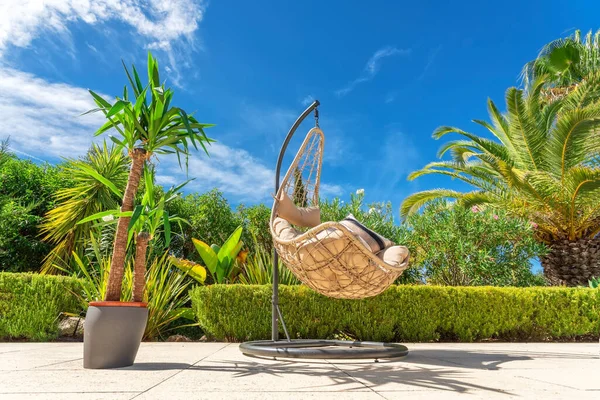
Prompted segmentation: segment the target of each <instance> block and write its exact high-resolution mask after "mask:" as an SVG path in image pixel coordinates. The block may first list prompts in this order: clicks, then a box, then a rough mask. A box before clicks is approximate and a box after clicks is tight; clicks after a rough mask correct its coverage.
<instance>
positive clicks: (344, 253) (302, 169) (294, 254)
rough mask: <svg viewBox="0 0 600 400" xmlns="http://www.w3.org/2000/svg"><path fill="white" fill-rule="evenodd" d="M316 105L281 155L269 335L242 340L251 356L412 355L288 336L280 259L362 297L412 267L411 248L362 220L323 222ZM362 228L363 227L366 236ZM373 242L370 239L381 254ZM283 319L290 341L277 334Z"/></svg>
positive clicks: (314, 283)
mask: <svg viewBox="0 0 600 400" xmlns="http://www.w3.org/2000/svg"><path fill="white" fill-rule="evenodd" d="M319 104H320V103H319V101H318V100H316V101H315V102H314V103H313V104H311V105H310V106H309V107H308V108H307V109H306V110H305V111H304V112H303V113H302V115H300V117H299V118H298V119H297V120H296V122H295V123H294V125H293V126H292V128H291V129H290V131H289V133H288V135H287V137H286V139H285V141H284V143H283V146H282V148H281V151H280V153H279V158H278V160H277V167H276V171H275V196H274V202H273V207H272V210H271V219H270V224H269V225H270V231H271V236H272V237H273V244H274V249H275V250H274V258H273V300H272V313H273V315H272V332H271V336H272V337H271V340H262V341H253V342H246V343H242V344H241V345H240V349H241V351H242V352H243V353H244V354H246V355H251V356H265V357H284V358H288V357H289V358H309V359H310V358H312V359H318V358H320V359H365V358H366V359H375V360H377V359H380V358H397V357H403V356H405V355H407V354H408V350H407V348H406V347H405V346H403V345H401V344H397V343H379V342H357V341H340V340H291V339H290V337H289V334H288V332H287V328H286V325H285V322H284V320H283V316H282V313H281V310H280V308H279V293H278V284H279V276H278V272H279V271H278V268H277V265H278V262H279V261H278V260H279V258H281V259H282V261H283V263H284V264H285V265H286V267H287V268H289V270H290V271H291V272H292V273H293V274H294V275H295V276H296V277H297V278H298V279H299V280H300V281H301V282H302V283H303V284H305V285H306V286H308V287H310V288H311V289H313V290H314V291H316V292H318V293H320V294H322V295H324V296H327V297H332V298H341V299H362V298H367V297H373V296H376V295H378V294H379V293H381V292H383V291H384V290H385V289H387V288H388V287H389V286H390V285H391V284H392V283H394V281H395V280H396V279H397V278H398V277H399V276H400V275H401V274H402V272H403V271H404V270H405V269H406V268H408V250H407V249H406V248H405V247H404V246H395V245H394V244H393V243H391V242H389V241H387V240H386V239H385V238H383V237H381V236H380V235H378V234H377V233H375V232H372V231H370V230H368V229H367V228H365V227H364V226H362V225H361V224H360V223H359V222H358V221H356V220H353V219H345V220H343V221H340V222H324V223H321V222H320V210H319V208H318V207H319V184H320V178H321V166H322V161H323V148H324V143H325V135H324V134H323V131H322V130H321V128H320V127H319V114H318V109H317V107H318V106H319ZM313 110H314V113H315V127H314V128H312V129H311V130H310V131H309V132H308V134H307V135H306V137H305V139H304V141H303V142H302V145H301V146H300V150H299V151H298V153H297V154H296V156H295V157H294V159H293V161H292V164H291V165H290V167H289V168H288V170H287V173H286V174H285V176H284V178H283V180H282V182H281V184H280V172H281V164H282V162H283V158H284V155H285V151H286V149H287V146H288V144H289V142H290V140H291V138H292V136H293V135H294V133H295V131H296V129H297V128H298V126H299V125H300V124H301V123H302V121H303V120H304V119H305V118H306V117H307V116H308V115H309V114H310V113H311V112H313ZM357 230H361V232H362V233H365V235H363V236H364V238H363V237H361V235H357ZM368 241H372V242H373V244H374V245H375V247H376V249H377V252H374V251H373V247H372V246H370V245H369V243H368ZM280 321H281V324H282V327H283V330H284V332H285V335H286V340H279V322H280Z"/></svg>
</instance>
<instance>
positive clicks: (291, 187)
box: [271, 127, 325, 221]
mask: <svg viewBox="0 0 600 400" xmlns="http://www.w3.org/2000/svg"><path fill="white" fill-rule="evenodd" d="M324 145H325V135H324V134H323V131H322V130H321V129H320V128H318V127H315V128H312V129H311V130H310V131H309V132H308V133H307V134H306V137H305V138H304V141H303V142H302V145H301V146H300V150H298V153H297V154H296V156H295V157H294V160H293V161H292V164H291V165H290V167H289V168H288V170H287V172H286V174H285V177H284V178H283V180H282V182H281V186H280V187H279V191H278V192H277V193H276V195H275V201H274V203H273V210H272V214H271V221H273V219H274V218H275V216H276V212H277V203H278V201H277V199H279V198H280V197H281V194H282V193H284V192H285V193H287V195H288V196H289V197H290V199H292V201H293V202H294V204H296V205H297V206H298V207H310V206H318V205H319V183H320V180H321V165H322V163H323V146H324Z"/></svg>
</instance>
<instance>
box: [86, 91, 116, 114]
mask: <svg viewBox="0 0 600 400" xmlns="http://www.w3.org/2000/svg"><path fill="white" fill-rule="evenodd" d="M88 92H90V94H91V95H92V97H93V98H94V101H95V102H96V104H98V105H99V106H100V107H103V108H104V109H105V110H108V109H110V108H111V107H112V106H111V104H110V103H109V102H108V101H106V100H104V99H103V98H102V97H101V96H99V95H98V94H96V93H95V92H94V91H93V90H88Z"/></svg>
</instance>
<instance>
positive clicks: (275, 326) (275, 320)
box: [271, 100, 321, 341]
mask: <svg viewBox="0 0 600 400" xmlns="http://www.w3.org/2000/svg"><path fill="white" fill-rule="evenodd" d="M320 104H321V103H319V100H315V101H314V102H313V103H312V104H311V105H310V106H308V108H307V109H306V110H304V112H303V113H302V114H301V115H300V116H299V117H298V119H297V120H296V122H294V125H292V128H291V129H290V131H289V132H288V134H287V136H286V137H285V140H284V142H283V145H282V146H281V150H280V151H279V158H277V167H276V168H275V194H277V192H278V191H279V178H280V176H281V163H282V162H283V157H284V156H285V151H286V150H287V147H288V144H289V143H290V140H292V137H293V136H294V133H295V132H296V129H298V127H299V126H300V124H301V123H302V121H304V119H305V118H306V117H308V115H309V114H310V113H311V112H312V111H313V110H314V109H316V108H317V107H318V106H319V105H320ZM271 304H272V306H271V312H272V320H271V339H272V340H274V341H276V340H279V313H280V311H279V255H278V254H277V251H276V250H275V249H273V298H272V301H271ZM282 322H283V318H282ZM284 328H285V325H284ZM286 334H287V332H286Z"/></svg>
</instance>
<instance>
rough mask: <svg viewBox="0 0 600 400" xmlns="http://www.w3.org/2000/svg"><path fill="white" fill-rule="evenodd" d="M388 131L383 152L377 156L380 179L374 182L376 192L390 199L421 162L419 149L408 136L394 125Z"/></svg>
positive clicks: (384, 139)
mask: <svg viewBox="0 0 600 400" xmlns="http://www.w3.org/2000/svg"><path fill="white" fill-rule="evenodd" d="M386 130H387V132H386V135H385V136H384V137H383V138H382V145H381V146H380V148H381V151H380V153H379V154H377V156H376V159H377V160H378V161H376V163H375V165H377V170H378V171H379V174H378V176H379V179H378V180H377V181H376V182H374V184H375V191H376V192H377V193H380V195H381V197H382V198H390V196H391V195H392V193H394V192H398V190H399V189H400V186H401V185H400V183H401V182H403V181H405V180H406V177H407V176H408V174H409V173H410V172H412V171H413V170H415V169H416V168H415V165H418V164H419V162H420V154H419V150H418V147H417V146H416V145H415V143H414V142H413V141H412V139H411V138H410V137H409V136H408V135H406V134H405V133H403V132H402V131H401V130H400V129H398V127H397V126H394V125H391V126H388V127H387V129H386Z"/></svg>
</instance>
